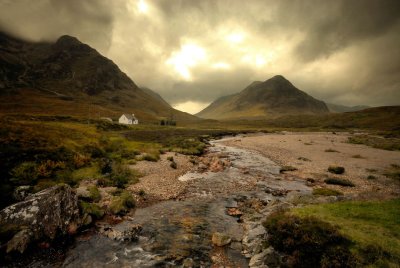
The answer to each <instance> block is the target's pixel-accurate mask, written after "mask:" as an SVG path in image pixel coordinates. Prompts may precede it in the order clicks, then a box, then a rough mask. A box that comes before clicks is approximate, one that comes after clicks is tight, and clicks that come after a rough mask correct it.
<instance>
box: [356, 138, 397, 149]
mask: <svg viewBox="0 0 400 268" xmlns="http://www.w3.org/2000/svg"><path fill="white" fill-rule="evenodd" d="M348 142H349V143H352V144H364V145H367V146H370V147H373V148H378V149H383V150H389V151H399V150H400V139H399V138H398V137H394V138H388V137H384V136H377V135H374V136H372V135H357V136H351V137H349V138H348Z"/></svg>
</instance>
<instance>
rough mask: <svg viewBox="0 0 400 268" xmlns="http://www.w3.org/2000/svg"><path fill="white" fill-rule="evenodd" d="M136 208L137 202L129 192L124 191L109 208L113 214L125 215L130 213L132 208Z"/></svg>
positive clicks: (114, 199)
mask: <svg viewBox="0 0 400 268" xmlns="http://www.w3.org/2000/svg"><path fill="white" fill-rule="evenodd" d="M134 207H135V200H134V199H133V197H132V194H131V193H130V192H128V191H122V192H121V194H120V196H115V197H114V198H113V200H112V202H111V204H110V206H109V210H110V212H111V213H112V214H116V215H124V214H126V213H127V212H129V209H130V208H134Z"/></svg>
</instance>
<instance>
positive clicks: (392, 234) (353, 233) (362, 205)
mask: <svg viewBox="0 0 400 268" xmlns="http://www.w3.org/2000/svg"><path fill="white" fill-rule="evenodd" d="M291 213H292V214H293V215H295V216H299V217H301V218H306V217H310V216H312V217H315V218H317V219H319V220H322V221H324V222H327V223H330V224H332V225H333V226H337V228H338V230H339V232H340V233H341V234H342V235H344V236H345V237H347V238H349V239H350V240H351V241H352V242H353V243H354V244H353V246H352V247H351V251H352V252H353V253H354V254H355V255H356V256H357V257H358V258H359V260H360V262H361V263H362V264H363V265H371V267H398V266H396V265H397V264H398V263H399V262H400V199H395V200H389V201H368V202H365V201H364V202H339V203H333V204H321V205H310V206H305V207H302V208H297V209H294V210H292V211H291ZM396 263H397V264H396Z"/></svg>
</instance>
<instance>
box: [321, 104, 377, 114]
mask: <svg viewBox="0 0 400 268" xmlns="http://www.w3.org/2000/svg"><path fill="white" fill-rule="evenodd" d="M326 105H327V106H328V109H329V111H331V112H332V113H346V112H356V111H361V110H365V109H368V108H371V107H370V106H366V105H357V106H344V105H338V104H333V103H326Z"/></svg>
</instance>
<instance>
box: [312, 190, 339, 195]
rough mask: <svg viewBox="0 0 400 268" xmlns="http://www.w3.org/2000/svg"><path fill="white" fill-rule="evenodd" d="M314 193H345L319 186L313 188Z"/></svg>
mask: <svg viewBox="0 0 400 268" xmlns="http://www.w3.org/2000/svg"><path fill="white" fill-rule="evenodd" d="M313 195H324V196H332V195H333V196H338V195H343V193H342V192H340V191H336V190H333V189H329V188H317V189H314V190H313Z"/></svg>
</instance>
